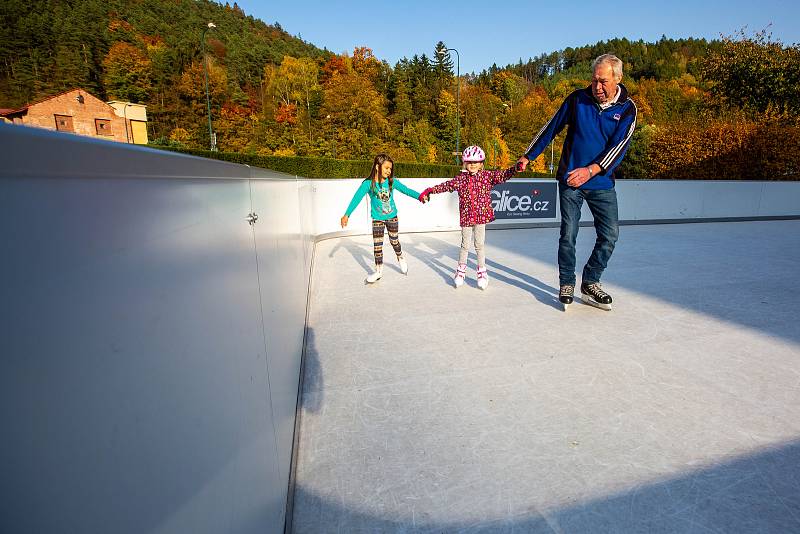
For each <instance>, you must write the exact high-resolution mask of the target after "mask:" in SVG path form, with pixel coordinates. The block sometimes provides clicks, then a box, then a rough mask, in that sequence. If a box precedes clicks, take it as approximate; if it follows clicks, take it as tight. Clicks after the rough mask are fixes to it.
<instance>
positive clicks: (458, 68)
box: [445, 48, 461, 165]
mask: <svg viewBox="0 0 800 534" xmlns="http://www.w3.org/2000/svg"><path fill="white" fill-rule="evenodd" d="M445 50H447V51H448V52H450V51H453V52H455V53H456V153H457V154H456V165H458V155H460V154H461V139H460V137H461V112H460V111H459V108H460V102H459V101H460V99H461V94H460V93H461V55H460V54H459V53H458V50H456V49H455V48H445Z"/></svg>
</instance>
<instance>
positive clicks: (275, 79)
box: [268, 56, 319, 106]
mask: <svg viewBox="0 0 800 534" xmlns="http://www.w3.org/2000/svg"><path fill="white" fill-rule="evenodd" d="M318 77H319V69H318V67H317V63H316V62H315V61H314V60H313V59H311V58H307V57H304V58H295V57H292V56H284V57H283V61H282V62H281V65H280V67H278V69H277V70H275V71H273V72H270V81H269V86H268V90H269V91H270V92H271V93H272V94H273V95H275V96H276V97H277V98H278V99H279V100H280V101H281V102H282V103H283V104H284V105H285V106H288V105H290V104H292V103H294V104H299V103H301V102H307V101H308V98H309V97H310V94H311V92H312V91H315V90H317V89H318V88H319V83H318V81H317V79H318Z"/></svg>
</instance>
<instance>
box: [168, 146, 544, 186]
mask: <svg viewBox="0 0 800 534" xmlns="http://www.w3.org/2000/svg"><path fill="white" fill-rule="evenodd" d="M153 148H159V149H163V150H171V151H174V152H181V153H183V154H190V155H193V156H200V157H204V158H213V159H219V160H223V161H229V162H231V163H241V164H244V165H250V166H251V167H261V168H263V169H270V170H273V171H278V172H282V173H286V174H291V175H293V176H302V177H304V178H365V177H367V176H369V171H370V166H371V165H372V161H367V160H342V159H329V158H306V157H295V156H259V155H256V154H238V153H233V152H211V151H209V150H197V149H188V148H186V149H184V148H174V147H164V146H154V147H153ZM460 170H461V167H458V166H456V165H432V164H426V163H402V162H397V163H395V169H394V173H395V175H396V176H399V177H401V178H446V177H450V176H455V175H456V174H458V172H459V171H460ZM518 176H520V177H523V178H524V177H544V178H547V177H549V175H547V174H543V173H533V172H523V173H519V174H518Z"/></svg>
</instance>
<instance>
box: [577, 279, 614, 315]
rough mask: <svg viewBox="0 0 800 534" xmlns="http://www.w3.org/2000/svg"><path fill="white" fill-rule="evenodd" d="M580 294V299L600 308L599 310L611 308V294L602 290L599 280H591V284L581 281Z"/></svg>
mask: <svg viewBox="0 0 800 534" xmlns="http://www.w3.org/2000/svg"><path fill="white" fill-rule="evenodd" d="M581 294H582V295H583V299H582V300H583V302H585V303H586V304H589V305H590V306H594V307H595V308H600V309H601V310H606V311H610V310H611V295H609V294H608V293H606V292H605V291H603V288H602V286H601V285H600V282H592V283H591V284H587V283H586V282H584V283H582V284H581Z"/></svg>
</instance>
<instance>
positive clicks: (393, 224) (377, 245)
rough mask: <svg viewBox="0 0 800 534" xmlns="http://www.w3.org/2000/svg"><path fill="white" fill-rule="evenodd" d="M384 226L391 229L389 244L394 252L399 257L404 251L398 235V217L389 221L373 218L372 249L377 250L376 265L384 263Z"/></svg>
mask: <svg viewBox="0 0 800 534" xmlns="http://www.w3.org/2000/svg"><path fill="white" fill-rule="evenodd" d="M384 228H385V229H386V230H388V231H389V244H390V245H392V248H393V249H394V253H395V254H397V257H398V258H399V257H400V255H401V254H402V253H403V251H402V250H400V240H399V239H398V237H397V232H398V224H397V217H393V218H391V219H389V220H388V221H379V220H377V219H372V249H373V252H375V265H383V232H384Z"/></svg>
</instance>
